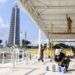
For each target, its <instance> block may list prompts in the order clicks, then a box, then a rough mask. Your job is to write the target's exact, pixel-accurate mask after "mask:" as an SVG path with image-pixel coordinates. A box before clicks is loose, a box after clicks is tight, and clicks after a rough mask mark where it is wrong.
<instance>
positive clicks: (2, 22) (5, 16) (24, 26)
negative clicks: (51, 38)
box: [0, 0, 46, 44]
mask: <svg viewBox="0 0 75 75" xmlns="http://www.w3.org/2000/svg"><path fill="white" fill-rule="evenodd" d="M17 1H18V0H17ZM15 2H16V0H0V39H2V40H3V42H5V41H6V40H8V37H9V29H10V21H11V13H12V7H14V5H15ZM38 30H39V27H38V25H37V24H36V22H33V20H32V18H31V17H30V16H29V15H28V13H27V11H26V10H24V9H22V8H20V38H21V39H24V38H25V35H24V34H25V32H26V33H27V37H26V38H27V40H29V41H31V42H32V43H34V44H36V42H37V40H38ZM42 36H43V39H45V38H46V37H45V35H44V34H42Z"/></svg>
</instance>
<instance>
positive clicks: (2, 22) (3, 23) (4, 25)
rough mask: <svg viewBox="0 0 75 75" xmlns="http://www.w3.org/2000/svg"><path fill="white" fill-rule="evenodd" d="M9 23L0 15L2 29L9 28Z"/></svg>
mask: <svg viewBox="0 0 75 75" xmlns="http://www.w3.org/2000/svg"><path fill="white" fill-rule="evenodd" d="M7 27H8V24H6V23H5V22H4V20H3V18H2V17H1V16H0V29H2V28H7Z"/></svg>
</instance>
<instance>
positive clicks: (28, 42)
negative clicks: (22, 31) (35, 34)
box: [22, 39, 31, 47]
mask: <svg viewBox="0 0 75 75" xmlns="http://www.w3.org/2000/svg"><path fill="white" fill-rule="evenodd" d="M28 44H31V42H30V41H28V40H24V39H23V40H22V46H23V47H27V46H28Z"/></svg>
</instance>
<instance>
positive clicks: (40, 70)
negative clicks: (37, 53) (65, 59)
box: [0, 59, 75, 75]
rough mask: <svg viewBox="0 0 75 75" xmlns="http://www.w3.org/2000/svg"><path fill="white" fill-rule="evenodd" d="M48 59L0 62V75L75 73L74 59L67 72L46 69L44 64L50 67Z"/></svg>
mask: <svg viewBox="0 0 75 75" xmlns="http://www.w3.org/2000/svg"><path fill="white" fill-rule="evenodd" d="M51 63H52V62H50V60H49V59H47V60H45V61H44V63H42V62H41V61H40V62H38V61H37V60H35V59H32V60H31V61H22V62H16V63H6V64H0V75H52V74H53V75H60V74H61V75H62V74H64V75H74V74H75V59H72V60H71V62H70V66H69V71H68V72H67V73H61V72H52V71H47V70H46V66H49V67H51Z"/></svg>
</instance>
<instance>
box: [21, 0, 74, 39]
mask: <svg viewBox="0 0 75 75" xmlns="http://www.w3.org/2000/svg"><path fill="white" fill-rule="evenodd" d="M20 2H21V4H22V6H23V7H24V8H25V9H26V10H27V11H28V12H29V14H30V15H31V16H32V18H33V19H34V20H35V21H36V22H37V24H38V25H39V27H40V28H41V29H42V31H44V33H45V34H46V36H47V37H49V35H51V36H52V37H53V38H57V39H59V38H61V39H66V38H69V39H74V38H75V0H20Z"/></svg>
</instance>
